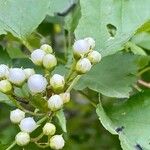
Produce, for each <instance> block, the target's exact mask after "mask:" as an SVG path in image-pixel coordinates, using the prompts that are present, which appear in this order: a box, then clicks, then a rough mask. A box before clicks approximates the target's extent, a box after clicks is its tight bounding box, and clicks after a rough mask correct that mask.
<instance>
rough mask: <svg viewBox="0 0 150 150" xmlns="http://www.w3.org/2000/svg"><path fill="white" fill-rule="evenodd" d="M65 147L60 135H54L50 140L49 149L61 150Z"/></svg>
mask: <svg viewBox="0 0 150 150" xmlns="http://www.w3.org/2000/svg"><path fill="white" fill-rule="evenodd" d="M64 145H65V141H64V139H63V137H62V135H54V136H53V137H52V138H50V147H51V148H52V149H55V150H59V149H62V148H63V147H64Z"/></svg>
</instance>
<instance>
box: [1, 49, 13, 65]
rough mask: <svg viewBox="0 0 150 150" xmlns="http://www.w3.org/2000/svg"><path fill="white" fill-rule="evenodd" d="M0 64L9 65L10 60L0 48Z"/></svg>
mask: <svg viewBox="0 0 150 150" xmlns="http://www.w3.org/2000/svg"><path fill="white" fill-rule="evenodd" d="M0 64H6V65H10V64H11V59H10V57H9V55H8V53H7V52H6V51H5V50H3V48H2V47H1V46H0Z"/></svg>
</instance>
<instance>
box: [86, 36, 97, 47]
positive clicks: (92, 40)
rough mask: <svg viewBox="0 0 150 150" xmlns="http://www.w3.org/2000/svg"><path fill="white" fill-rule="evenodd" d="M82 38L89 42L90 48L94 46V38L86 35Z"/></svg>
mask: <svg viewBox="0 0 150 150" xmlns="http://www.w3.org/2000/svg"><path fill="white" fill-rule="evenodd" d="M84 40H85V41H87V42H88V43H89V45H90V48H91V49H93V48H94V47H95V40H94V39H93V38H91V37H87V38H85V39H84Z"/></svg>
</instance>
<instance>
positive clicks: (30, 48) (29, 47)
mask: <svg viewBox="0 0 150 150" xmlns="http://www.w3.org/2000/svg"><path fill="white" fill-rule="evenodd" d="M21 41H22V43H23V44H24V45H25V47H26V48H27V49H28V50H29V51H30V52H32V51H33V49H32V46H31V45H30V44H29V42H28V41H27V40H23V39H22V40H21Z"/></svg>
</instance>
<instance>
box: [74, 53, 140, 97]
mask: <svg viewBox="0 0 150 150" xmlns="http://www.w3.org/2000/svg"><path fill="white" fill-rule="evenodd" d="M136 60H137V56H134V55H130V54H115V55H111V56H107V57H105V58H103V59H102V61H101V62H100V63H99V64H97V65H96V66H94V67H93V68H92V70H91V71H90V72H89V73H87V74H85V75H84V76H83V77H82V78H81V79H80V80H79V82H78V83H77V85H76V86H75V89H77V90H82V89H85V88H86V87H88V88H90V89H92V90H94V91H97V92H100V93H102V94H104V95H106V96H109V97H119V98H124V97H129V92H131V91H132V88H131V86H132V85H133V84H134V83H135V81H136V77H135V75H134V74H135V73H136V71H137V65H136V63H135V61H136Z"/></svg>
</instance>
